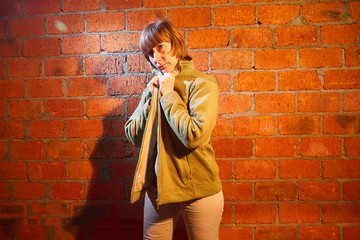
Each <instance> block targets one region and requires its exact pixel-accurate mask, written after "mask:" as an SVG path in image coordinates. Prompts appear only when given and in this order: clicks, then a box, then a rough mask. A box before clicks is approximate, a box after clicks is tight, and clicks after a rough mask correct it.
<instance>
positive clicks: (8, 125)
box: [0, 121, 24, 139]
mask: <svg viewBox="0 0 360 240" xmlns="http://www.w3.org/2000/svg"><path fill="white" fill-rule="evenodd" d="M23 137H24V122H23V121H11V122H4V121H0V139H21V138H23Z"/></svg>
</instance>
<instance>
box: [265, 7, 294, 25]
mask: <svg viewBox="0 0 360 240" xmlns="http://www.w3.org/2000/svg"><path fill="white" fill-rule="evenodd" d="M299 13H300V6H299V5H261V6H259V7H258V23H259V24H265V25H269V24H286V23H290V22H291V21H292V19H293V18H294V17H296V16H298V15H299Z"/></svg>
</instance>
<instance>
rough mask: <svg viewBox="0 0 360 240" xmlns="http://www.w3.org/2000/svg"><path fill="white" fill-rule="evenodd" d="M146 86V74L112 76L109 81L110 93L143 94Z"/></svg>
mask: <svg viewBox="0 0 360 240" xmlns="http://www.w3.org/2000/svg"><path fill="white" fill-rule="evenodd" d="M145 86H146V77H145V76H126V77H110V78H109V82H108V87H109V94H110V95H112V96H114V95H133V94H136V95H141V93H142V92H143V91H144V88H145Z"/></svg>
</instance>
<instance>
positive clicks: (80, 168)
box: [69, 161, 101, 180]
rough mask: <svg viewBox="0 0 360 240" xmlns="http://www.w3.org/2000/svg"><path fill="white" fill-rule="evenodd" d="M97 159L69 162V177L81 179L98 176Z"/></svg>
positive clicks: (91, 178) (96, 177)
mask: <svg viewBox="0 0 360 240" xmlns="http://www.w3.org/2000/svg"><path fill="white" fill-rule="evenodd" d="M100 171H101V169H100V162H99V161H91V162H90V161H76V162H75V161H73V162H69V178H70V179H81V180H95V179H99V177H100V174H101V173H100Z"/></svg>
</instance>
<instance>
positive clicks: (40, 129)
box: [30, 120, 64, 139]
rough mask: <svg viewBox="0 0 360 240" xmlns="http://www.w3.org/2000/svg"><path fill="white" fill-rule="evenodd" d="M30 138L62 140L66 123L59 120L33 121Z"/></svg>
mask: <svg viewBox="0 0 360 240" xmlns="http://www.w3.org/2000/svg"><path fill="white" fill-rule="evenodd" d="M30 129H31V131H30V137H31V138H34V139H44V138H61V137H62V135H63V133H64V130H63V129H64V123H63V122H62V121H59V120H53V121H31V122H30Z"/></svg>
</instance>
